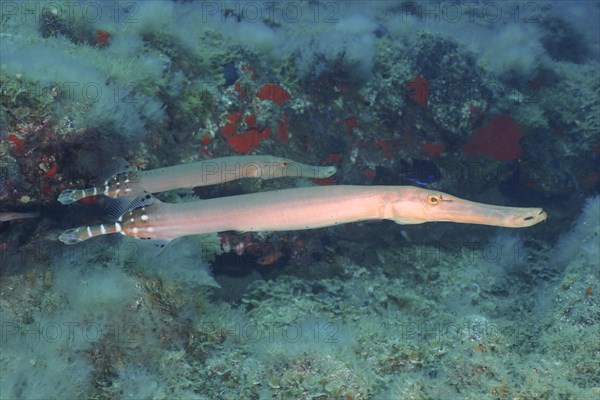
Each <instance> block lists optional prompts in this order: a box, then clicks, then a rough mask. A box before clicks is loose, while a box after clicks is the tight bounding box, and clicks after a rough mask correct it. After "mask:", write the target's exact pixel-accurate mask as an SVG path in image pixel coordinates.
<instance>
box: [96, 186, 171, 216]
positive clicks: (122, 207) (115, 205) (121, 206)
mask: <svg viewBox="0 0 600 400" xmlns="http://www.w3.org/2000/svg"><path fill="white" fill-rule="evenodd" d="M159 202H160V201H159V200H158V199H157V198H156V197H154V196H152V195H151V194H150V193H148V192H146V191H145V190H144V191H143V192H142V193H141V194H140V195H139V196H137V197H132V198H128V197H120V198H118V199H114V200H113V201H112V202H111V204H110V206H109V207H108V208H107V209H106V213H107V215H108V216H109V217H110V218H112V219H114V220H116V219H118V218H119V217H120V216H121V215H123V214H125V213H127V212H129V211H131V210H135V209H136V208H140V207H147V206H149V205H152V204H155V203H159Z"/></svg>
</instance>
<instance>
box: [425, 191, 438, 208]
mask: <svg viewBox="0 0 600 400" xmlns="http://www.w3.org/2000/svg"><path fill="white" fill-rule="evenodd" d="M440 201H441V199H440V196H438V195H437V194H430V195H429V196H427V203H429V205H431V206H437V205H438V204H440Z"/></svg>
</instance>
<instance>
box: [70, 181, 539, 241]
mask: <svg viewBox="0 0 600 400" xmlns="http://www.w3.org/2000/svg"><path fill="white" fill-rule="evenodd" d="M546 217H547V215H546V213H545V212H544V210H542V209H541V208H521V207H504V206H496V205H489V204H482V203H476V202H472V201H468V200H464V199H460V198H458V197H455V196H452V195H449V194H446V193H441V192H438V191H434V190H429V189H424V188H418V187H413V186H351V185H339V186H315V187H303V188H294V189H284V190H275V191H270V192H261V193H252V194H244V195H238V196H230V197H224V198H216V199H210V200H202V201H196V202H188V203H178V204H167V203H162V202H160V201H158V200H155V201H154V202H153V204H149V205H144V206H142V207H138V208H135V209H132V210H131V211H128V212H126V213H125V214H123V215H122V216H121V217H120V218H119V220H118V221H117V222H114V223H113V224H109V225H108V226H105V225H99V226H94V227H82V228H75V229H71V230H68V231H66V232H65V233H63V234H62V235H61V236H60V238H59V239H60V240H61V241H63V242H64V243H66V244H72V243H77V242H80V241H83V240H87V239H89V238H91V237H94V236H98V235H100V234H108V233H116V232H118V233H121V234H123V235H126V236H132V237H137V238H140V239H154V240H160V241H164V242H168V241H170V240H173V239H176V238H178V237H182V236H188V235H196V234H204V233H215V232H224V231H238V232H259V231H289V230H303V229H315V228H322V227H327V226H335V225H341V224H345V223H351V222H359V221H366V220H382V219H386V220H391V221H394V222H396V223H398V224H421V223H425V222H436V221H446V222H456V223H471V224H482V225H494V226H503V227H511V228H522V227H528V226H532V225H535V224H537V223H539V222H541V221H544V220H545V219H546Z"/></svg>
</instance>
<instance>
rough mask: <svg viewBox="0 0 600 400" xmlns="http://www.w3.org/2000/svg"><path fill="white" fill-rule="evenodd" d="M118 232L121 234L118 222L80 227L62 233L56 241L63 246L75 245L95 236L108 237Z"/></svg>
mask: <svg viewBox="0 0 600 400" xmlns="http://www.w3.org/2000/svg"><path fill="white" fill-rule="evenodd" d="M119 232H121V224H120V223H118V222H113V223H109V224H100V225H93V226H81V227H79V228H73V229H68V230H66V231H64V232H63V233H62V234H61V235H60V236H59V237H58V240H60V241H61V242H63V243H64V244H75V243H79V242H83V241H85V240H88V239H91V238H93V237H96V236H101V235H109V234H111V233H119Z"/></svg>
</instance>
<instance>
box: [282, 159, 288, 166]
mask: <svg viewBox="0 0 600 400" xmlns="http://www.w3.org/2000/svg"><path fill="white" fill-rule="evenodd" d="M281 166H282V167H283V168H287V167H288V162H287V161H285V160H281Z"/></svg>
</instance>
